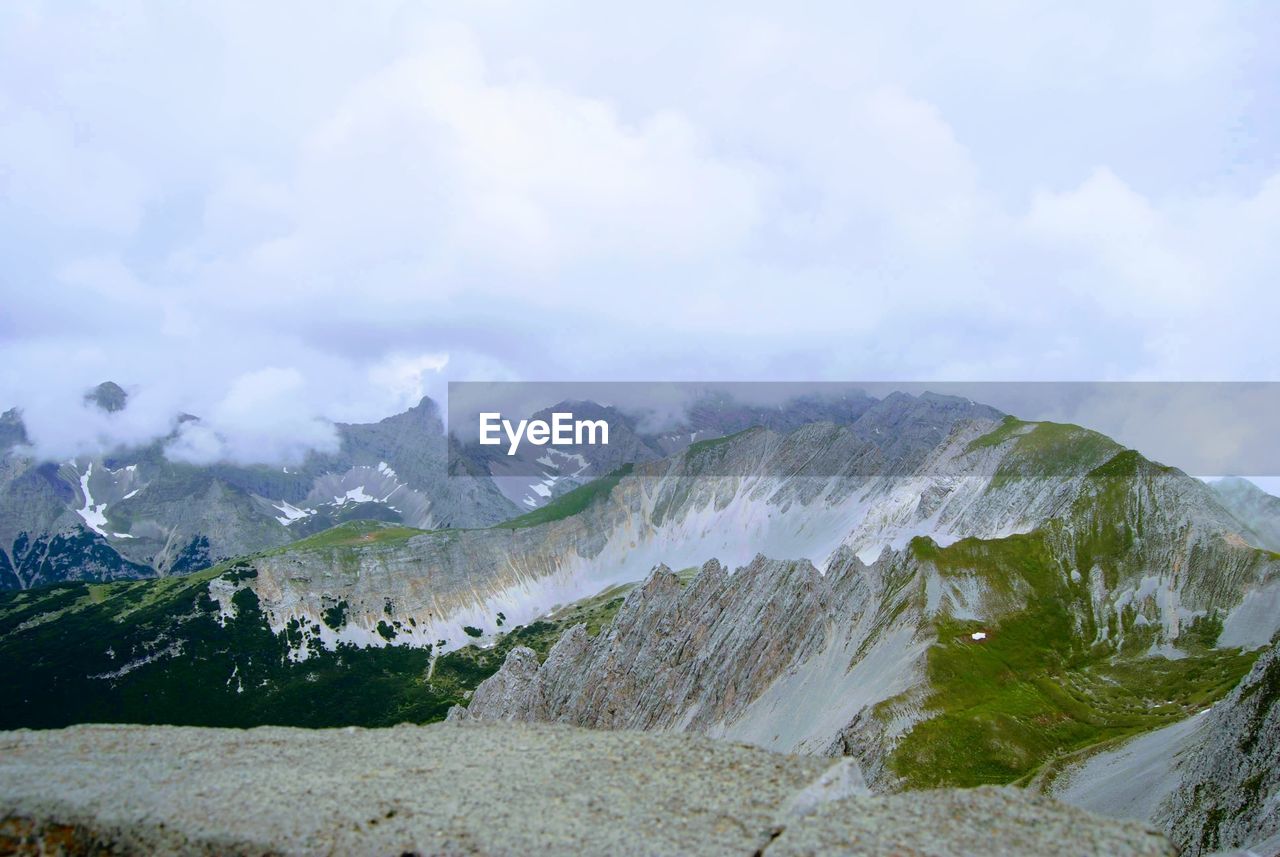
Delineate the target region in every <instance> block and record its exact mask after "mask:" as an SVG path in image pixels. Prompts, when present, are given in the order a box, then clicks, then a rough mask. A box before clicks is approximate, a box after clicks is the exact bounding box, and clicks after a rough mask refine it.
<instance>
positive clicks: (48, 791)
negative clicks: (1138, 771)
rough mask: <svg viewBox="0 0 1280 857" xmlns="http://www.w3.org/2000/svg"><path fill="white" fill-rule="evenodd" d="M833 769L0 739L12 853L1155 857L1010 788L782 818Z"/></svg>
mask: <svg viewBox="0 0 1280 857" xmlns="http://www.w3.org/2000/svg"><path fill="white" fill-rule="evenodd" d="M826 767H827V763H826V762H824V761H822V760H819V759H814V758H805V757H797V756H786V755H781V754H776V753H770V752H767V751H764V750H759V749H755V748H750V747H745V746H741V745H734V744H726V743H721V742H716V741H712V740H709V739H705V738H697V737H692V736H680V735H651V734H644V733H636V732H626V731H619V732H603V731H590V730H577V729H571V728H568V727H563V726H558V727H557V726H546V725H531V724H502V725H494V724H488V725H475V724H436V725H434V726H427V727H416V726H402V727H396V728H393V729H382V730H358V729H351V730H345V729H344V730H320V731H308V730H301V729H280V728H262V729H252V730H248V731H240V730H217V729H190V728H173V727H142V726H85V727H75V728H72V729H67V730H60V731H48V732H25V731H24V732H8V733H0V851H3V852H4V853H17V854H40V853H62V854H67V855H85V854H106V853H110V854H115V855H132V854H231V855H238V854H245V855H248V854H264V853H270V854H279V855H292V854H307V855H311V854H405V853H408V854H433V855H435V854H446V855H463V854H470V855H478V854H492V855H506V854H544V853H555V854H568V853H577V854H611V855H616V854H649V855H653V854H680V855H690V854H729V855H732V854H742V855H748V854H756V853H762V852H763V853H764V854H767V855H771V857H772V855H775V854H812V853H823V854H829V853H848V854H931V855H943V856H945V855H970V854H975V853H986V854H1036V855H1057V854H1062V855H1067V854H1070V855H1077V854H1081V853H1096V854H1108V855H1116V857H1125V855H1168V854H1171V853H1172V851H1171V850H1170V848H1169V846H1168V844H1167V842H1166V841H1165V840H1164V839H1163V837H1161V836H1160V835H1159V834H1157V833H1153V832H1152V831H1150V830H1147V829H1145V828H1143V827H1142V826H1141V825H1138V824H1134V823H1128V822H1116V821H1110V820H1105V819H1100V818H1097V817H1095V816H1091V815H1089V814H1087V813H1084V812H1082V811H1080V810H1075V809H1072V808H1069V807H1066V806H1063V805H1061V804H1057V803H1054V802H1052V801H1049V800H1045V799H1043V798H1035V797H1032V796H1030V795H1025V794H1022V793H1019V792H1016V791H1006V790H998V789H981V790H978V791H975V792H968V793H954V792H926V793H919V794H913V795H904V796H898V797H893V798H858V797H852V798H849V797H846V798H844V799H839V800H832V801H826V802H819V803H818V804H817V805H816V806H815V807H814V808H813V809H812V810H811V812H810V813H809V814H808V815H807V816H806V817H804V818H801V819H799V820H793V821H791V822H790V823H787V824H786V825H785V826H779V822H778V820H777V819H778V818H779V816H780V810H781V809H782V808H783V807H784V806H786V805H788V804H789V803H790V802H792V800H793V798H794V796H795V795H796V794H797V793H798V792H800V791H802V790H804V789H806V788H808V787H809V786H810V785H811V784H812V783H814V781H815V779H817V778H819V777H820V776H821V775H822V774H823V771H824V769H825V768H826Z"/></svg>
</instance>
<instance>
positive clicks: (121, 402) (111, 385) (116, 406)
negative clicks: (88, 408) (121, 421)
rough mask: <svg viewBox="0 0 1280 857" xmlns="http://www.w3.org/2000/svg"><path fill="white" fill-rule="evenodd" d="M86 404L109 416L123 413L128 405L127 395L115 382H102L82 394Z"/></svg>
mask: <svg viewBox="0 0 1280 857" xmlns="http://www.w3.org/2000/svg"><path fill="white" fill-rule="evenodd" d="M84 400H85V403H86V404H91V405H94V406H96V407H98V408H100V409H102V410H104V411H106V412H107V413H109V414H114V413H116V412H117V411H123V410H124V409H125V407H126V406H127V405H128V404H129V394H128V393H126V392H125V390H124V388H123V387H121V386H120V385H119V384H117V383H116V382H115V381H103V382H102V383H101V384H99V385H98V386H96V387H94V388H93V389H92V390H89V391H88V392H86V393H85V394H84Z"/></svg>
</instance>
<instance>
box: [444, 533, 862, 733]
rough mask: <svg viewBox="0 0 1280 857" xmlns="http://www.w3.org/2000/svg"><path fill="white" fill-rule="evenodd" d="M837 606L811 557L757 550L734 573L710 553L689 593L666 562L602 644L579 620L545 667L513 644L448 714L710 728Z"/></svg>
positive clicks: (812, 636)
mask: <svg viewBox="0 0 1280 857" xmlns="http://www.w3.org/2000/svg"><path fill="white" fill-rule="evenodd" d="M854 561H855V562H856V560H854ZM833 607H834V603H833V591H832V580H831V579H829V578H826V577H824V576H823V575H821V574H819V573H818V570H817V569H816V568H814V567H813V565H812V564H811V563H809V562H808V561H806V560H801V561H795V562H783V561H778V560H770V559H766V558H765V557H756V558H755V560H753V561H752V562H751V563H750V564H749V565H747V566H745V567H744V568H741V569H739V570H738V571H737V572H736V573H734V574H733V575H730V574H729V573H728V572H727V571H726V570H725V569H724V568H723V567H722V566H721V565H720V563H718V562H716V561H715V560H712V561H710V562H708V563H706V564H705V565H704V566H703V567H702V569H701V571H699V572H698V574H697V576H696V577H694V579H693V580H692V582H690V583H689V585H688V587H687V588H686V587H685V586H683V585H682V584H681V583H680V581H679V579H677V577H676V575H675V574H674V573H673V572H672V571H671V570H670V569H668V568H666V567H665V566H662V567H659V568H658V569H656V570H655V571H654V572H653V573H652V574H650V575H649V578H648V579H647V580H646V581H645V582H644V583H643V584H642V585H641V586H639V587H637V588H636V589H634V590H632V592H631V593H630V594H629V595H628V596H627V599H626V601H625V602H624V603H623V605H622V609H621V610H620V611H619V613H618V616H617V618H616V620H615V621H614V622H613V624H612V625H611V626H610V627H609V628H607V629H606V630H604V631H603V632H602V633H601V634H599V635H598V636H597V637H596V638H595V639H591V638H589V637H588V636H587V633H586V627H585V626H582V625H579V626H576V627H574V628H573V629H571V630H570V631H569V632H567V633H566V634H565V635H564V636H563V637H561V639H560V641H559V642H558V643H557V644H556V645H555V646H554V647H553V648H552V649H551V652H550V653H549V654H548V656H547V661H546V663H545V664H544V665H542V666H541V667H539V665H538V662H537V659H536V657H535V656H534V654H533V652H532V651H530V650H528V649H516V650H514V651H513V652H512V653H511V654H510V655H509V656H508V658H507V661H506V663H505V664H504V665H503V668H502V669H501V670H500V671H499V672H498V673H497V674H496V675H495V676H493V677H492V678H491V679H489V680H488V681H486V682H485V683H483V684H482V685H481V686H480V687H479V688H478V689H477V690H476V693H475V697H474V699H473V700H472V702H471V704H470V706H469V707H468V708H467V709H455V713H454V714H453V716H454V717H456V718H468V719H476V720H543V721H554V722H564V723H572V724H574V725H577V726H592V727H597V728H606V729H621V728H632V729H672V728H680V729H691V730H694V731H706V730H708V729H709V728H710V727H712V726H713V725H715V724H717V723H720V722H721V721H723V720H724V719H725V718H727V717H729V716H730V715H733V714H736V713H737V712H738V711H740V710H741V709H742V708H743V707H745V706H746V705H747V704H748V703H750V702H751V701H752V700H754V699H755V698H757V697H758V696H759V695H760V694H761V693H762V692H763V690H764V689H765V688H766V687H768V686H769V685H770V684H771V683H772V682H773V680H774V679H775V678H777V676H778V675H779V674H780V673H781V672H782V671H783V670H785V669H786V668H787V667H788V666H790V665H791V664H793V663H794V662H796V661H797V660H800V659H803V658H805V657H807V656H809V655H811V654H813V653H814V652H816V651H817V650H818V649H820V648H821V647H822V646H823V645H824V643H825V641H826V634H827V630H828V626H829V624H830V623H831V621H832V620H833V619H834V616H833V614H832V612H831V611H832V609H833Z"/></svg>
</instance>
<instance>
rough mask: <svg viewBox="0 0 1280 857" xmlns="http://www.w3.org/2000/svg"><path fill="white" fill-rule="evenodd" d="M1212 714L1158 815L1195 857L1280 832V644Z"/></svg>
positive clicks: (1259, 660) (1172, 835)
mask: <svg viewBox="0 0 1280 857" xmlns="http://www.w3.org/2000/svg"><path fill="white" fill-rule="evenodd" d="M1205 719H1206V721H1207V722H1206V723H1205V725H1204V727H1203V728H1202V730H1201V733H1200V734H1201V735H1202V736H1203V737H1202V738H1201V740H1200V741H1199V743H1198V744H1197V745H1196V746H1195V748H1194V750H1193V751H1192V752H1191V753H1190V754H1189V755H1187V756H1186V757H1185V758H1183V759H1182V760H1180V762H1179V769H1180V783H1179V785H1178V787H1177V788H1176V789H1174V791H1173V793H1172V794H1171V795H1170V796H1169V797H1168V798H1167V799H1166V800H1165V802H1164V803H1163V805H1162V806H1161V807H1160V808H1159V810H1158V811H1157V813H1156V820H1157V821H1159V822H1160V823H1161V824H1162V825H1163V826H1165V827H1166V828H1167V829H1168V831H1169V835H1170V837H1171V838H1172V839H1173V841H1174V842H1176V843H1177V844H1178V845H1179V846H1180V847H1181V848H1182V849H1183V853H1184V854H1187V855H1190V857H1196V855H1200V854H1207V853H1209V852H1211V851H1215V850H1218V849H1221V848H1237V847H1247V846H1252V845H1255V844H1256V843H1258V842H1261V841H1263V840H1266V839H1269V838H1272V837H1276V836H1277V834H1280V765H1277V764H1276V761H1277V757H1278V755H1280V641H1277V642H1276V643H1275V644H1274V645H1273V646H1272V647H1271V649H1270V650H1269V651H1267V652H1266V653H1265V654H1264V655H1263V656H1262V657H1260V658H1259V659H1258V661H1257V663H1256V664H1255V665H1254V667H1253V670H1252V671H1251V672H1250V673H1249V675H1248V676H1246V677H1245V679H1244V680H1243V681H1242V682H1241V683H1240V685H1239V686H1238V687H1237V688H1236V689H1235V690H1234V691H1232V693H1231V695H1230V696H1228V697H1227V698H1226V699H1225V700H1223V701H1222V702H1220V703H1219V704H1218V705H1216V706H1215V707H1214V709H1213V710H1212V711H1211V712H1210V713H1209V714H1207V715H1205Z"/></svg>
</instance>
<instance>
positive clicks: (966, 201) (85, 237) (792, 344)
mask: <svg viewBox="0 0 1280 857" xmlns="http://www.w3.org/2000/svg"><path fill="white" fill-rule="evenodd" d="M449 15H450V16H451V17H449V18H447V19H445V18H440V17H439V15H438V13H436V12H434V11H432V10H431V9H429V8H428V7H416V6H410V7H405V6H402V5H400V4H396V3H372V4H367V5H362V8H361V9H360V10H359V12H358V13H357V12H350V13H348V12H342V11H339V10H326V13H325V14H324V15H316V14H315V13H314V9H311V8H310V7H308V6H306V5H305V4H303V5H297V6H293V7H289V6H282V7H273V8H272V9H270V10H264V9H262V8H260V7H258V6H254V5H250V4H234V3H231V4H220V5H218V6H216V7H205V8H203V9H194V10H193V9H191V8H188V7H172V6H168V5H161V4H147V3H141V4H137V5H131V6H120V5H117V4H112V5H111V6H109V7H102V8H98V9H94V10H89V11H86V12H85V13H84V14H78V15H69V14H65V15H64V14H60V12H59V10H57V9H56V7H52V6H50V7H45V6H39V5H35V6H23V7H21V8H19V7H18V6H17V5H16V4H15V5H14V6H11V7H6V8H5V9H4V10H3V11H0V17H2V18H3V21H0V251H3V252H4V255H5V258H6V269H5V271H3V272H0V289H3V298H4V301H3V304H4V312H3V313H0V407H2V406H6V405H7V404H8V403H13V404H18V405H20V406H22V407H23V408H24V409H25V410H26V412H27V414H28V422H29V423H30V424H31V426H32V433H33V435H35V436H36V438H37V442H38V443H39V444H41V448H42V449H44V450H46V451H48V452H49V453H50V454H53V453H54V452H57V453H59V454H61V453H62V452H66V451H69V450H79V449H83V448H90V447H93V446H94V445H96V444H101V443H104V442H107V441H112V442H121V441H123V440H125V439H139V438H148V437H160V436H163V435H164V434H165V433H166V432H168V431H169V430H170V428H171V423H170V421H169V420H170V417H171V416H172V413H173V412H175V411H177V410H183V411H188V412H191V413H196V414H199V415H200V416H201V418H202V421H201V423H199V424H198V426H197V425H196V424H188V425H187V427H185V428H184V430H183V431H184V433H183V438H182V441H181V443H180V444H179V446H177V447H175V449H179V448H180V449H182V450H183V452H182V453H181V454H183V455H186V456H188V457H192V458H196V459H200V460H207V459H208V458H209V457H210V456H213V457H218V456H230V457H234V458H237V459H240V460H249V459H253V458H264V457H270V456H290V455H297V454H298V451H299V450H300V449H303V448H305V447H307V446H308V445H319V446H323V445H324V444H326V443H328V442H329V440H327V438H328V437H329V435H327V434H326V433H325V430H324V429H323V426H325V425H327V424H328V421H330V420H356V419H373V418H377V417H379V416H383V415H385V414H386V413H389V412H390V411H392V410H396V409H400V408H402V407H404V406H405V405H406V404H411V403H412V401H413V400H414V398H415V397H416V396H417V395H418V394H419V392H420V391H425V392H427V393H429V394H431V395H435V396H438V395H440V394H441V393H442V391H443V390H442V388H443V382H444V381H445V380H447V379H448V378H453V377H462V376H468V377H477V376H479V377H493V378H495V379H496V378H502V379H509V378H514V377H524V378H539V377H560V378H699V377H702V378H708V377H718V378H742V379H768V378H848V379H863V378H886V377H892V378H908V377H917V378H927V377H951V378H974V377H1006V378H1008V377H1018V378H1045V379H1049V378H1064V377H1070V378H1081V377H1099V378H1117V377H1133V378H1156V377H1164V378H1175V379H1180V378H1190V377H1199V378H1211V377H1219V378H1269V377H1274V375H1275V373H1276V371H1277V370H1276V368H1275V367H1276V365H1277V361H1276V359H1275V358H1276V357H1277V354H1276V352H1275V348H1274V346H1273V345H1272V344H1271V343H1273V342H1274V336H1273V334H1272V332H1271V331H1270V330H1268V327H1269V321H1268V320H1269V319H1270V318H1272V317H1274V315H1275V314H1276V310H1277V309H1278V308H1280V307H1278V306H1277V298H1276V297H1275V294H1274V288H1273V283H1274V281H1275V278H1276V274H1277V271H1280V256H1278V254H1277V251H1276V250H1275V249H1274V248H1273V247H1272V246H1271V245H1273V244H1274V243H1275V242H1274V239H1273V236H1274V234H1275V233H1276V231H1277V225H1278V224H1280V175H1278V174H1277V173H1276V164H1275V163H1274V161H1273V160H1271V159H1272V157H1273V154H1274V143H1275V138H1276V134H1277V125H1276V120H1275V119H1274V115H1275V112H1274V111H1267V110H1265V109H1262V108H1264V107H1265V106H1266V105H1267V104H1269V103H1271V102H1274V101H1275V99H1276V97H1277V94H1278V93H1277V87H1276V84H1275V81H1276V80H1278V79H1280V74H1277V72H1280V60H1277V59H1276V58H1275V57H1274V56H1273V55H1272V54H1271V53H1270V52H1267V51H1265V50H1264V49H1263V47H1264V44H1265V39H1262V38H1261V37H1260V34H1262V33H1263V32H1264V31H1265V25H1266V21H1265V20H1264V19H1266V18H1267V16H1266V14H1265V10H1264V9H1256V8H1246V7H1224V6H1222V5H1221V4H1214V3H1208V2H1200V0H1184V2H1177V3H1172V4H1169V3H1154V2H1151V3H1147V2H1143V3H1133V4H1124V5H1123V6H1121V7H1117V6H1115V5H1114V4H1089V3H1086V4H1084V5H1083V6H1072V7H1063V6H1061V5H1060V4H1048V3H1044V4H1040V3H1033V4H1023V5H1020V6H1017V7H1012V6H1010V5H1009V4H1007V3H998V2H991V3H979V4H969V5H968V6H966V7H964V8H963V9H962V8H960V7H956V8H955V9H951V8H941V7H937V5H936V4H930V5H928V7H927V8H924V7H913V6H912V4H907V5H906V6H903V5H901V4H860V5H859V6H857V7H845V6H841V5H839V4H830V5H827V6H825V7H821V6H820V7H816V8H814V9H812V10H809V11H808V12H806V13H800V12H798V11H795V10H791V11H786V12H783V11H780V10H779V8H778V7H773V6H768V5H764V4H752V3H746V4H745V5H744V4H741V3H737V4H732V5H723V6H718V5H716V4H713V5H711V6H707V7H699V8H698V9H696V10H694V9H689V8H687V7H675V6H672V7H670V8H663V7H661V6H660V7H655V8H649V7H646V8H645V10H644V11H643V12H641V11H639V10H630V11H624V10H621V9H619V8H615V7H608V6H600V5H598V4H597V5H593V4H582V3H567V4H562V5H557V6H555V7H553V8H545V9H539V10H537V11H536V13H535V12H534V11H533V10H532V9H528V8H524V7H522V6H520V5H518V4H511V3H505V2H484V3H479V4H474V5H471V6H468V7H467V8H465V9H451V10H450V11H449ZM304 20H305V21H306V22H307V25H306V26H299V22H300V21H304ZM444 361H447V365H443V366H442V365H440V364H442V363H443V362H444ZM273 367H274V368H273ZM281 373H283V374H281ZM104 378H114V379H116V380H119V381H121V382H122V383H126V384H130V385H132V386H133V387H134V388H135V389H136V390H138V391H140V392H138V393H137V395H136V396H135V397H134V402H135V404H134V405H131V406H130V409H129V416H128V417H127V418H124V417H120V416H119V415H117V419H115V420H114V421H111V422H108V423H102V424H101V425H99V424H97V423H96V422H95V421H94V420H96V419H97V418H96V417H95V418H94V420H90V421H88V422H86V421H84V420H82V419H80V418H79V417H80V415H81V406H80V395H81V393H82V391H83V390H84V389H85V388H86V387H88V386H91V385H92V384H93V383H97V382H98V381H100V380H103V379H104ZM141 391H147V392H146V393H145V395H146V397H147V398H146V399H144V398H143V396H144V394H143V392H141ZM147 402H150V404H147V405H146V409H144V408H143V405H144V404H146V403H147ZM135 408H136V409H137V410H136V412H135ZM175 454H176V453H175Z"/></svg>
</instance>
